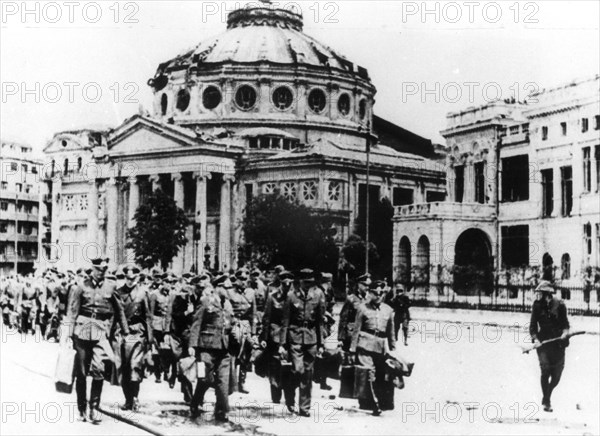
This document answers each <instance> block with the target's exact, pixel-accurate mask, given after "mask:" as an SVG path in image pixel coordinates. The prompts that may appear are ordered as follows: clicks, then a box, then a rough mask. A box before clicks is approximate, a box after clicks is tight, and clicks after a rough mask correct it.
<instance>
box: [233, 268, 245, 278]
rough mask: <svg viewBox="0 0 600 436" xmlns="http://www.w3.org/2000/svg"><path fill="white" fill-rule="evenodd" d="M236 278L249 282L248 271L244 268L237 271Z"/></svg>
mask: <svg viewBox="0 0 600 436" xmlns="http://www.w3.org/2000/svg"><path fill="white" fill-rule="evenodd" d="M235 278H236V280H248V272H247V270H246V269H243V268H241V269H239V270H237V272H236V273H235Z"/></svg>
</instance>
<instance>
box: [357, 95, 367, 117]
mask: <svg viewBox="0 0 600 436" xmlns="http://www.w3.org/2000/svg"><path fill="white" fill-rule="evenodd" d="M366 115H367V100H361V101H360V103H359V104H358V116H359V117H360V119H361V120H362V119H363V118H364V117H365V116H366Z"/></svg>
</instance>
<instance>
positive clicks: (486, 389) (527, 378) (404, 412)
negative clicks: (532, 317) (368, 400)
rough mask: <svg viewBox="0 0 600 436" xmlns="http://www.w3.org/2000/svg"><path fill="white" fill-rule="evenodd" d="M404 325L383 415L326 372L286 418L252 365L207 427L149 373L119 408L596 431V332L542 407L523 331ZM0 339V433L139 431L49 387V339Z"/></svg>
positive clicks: (182, 424)
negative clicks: (404, 342)
mask: <svg viewBox="0 0 600 436" xmlns="http://www.w3.org/2000/svg"><path fill="white" fill-rule="evenodd" d="M413 328H414V331H413V332H412V334H411V338H410V342H409V346H408V347H402V351H403V352H404V353H405V354H406V355H407V356H408V357H409V358H410V359H412V360H413V361H414V362H415V363H416V366H415V371H414V374H413V376H412V377H410V378H408V379H406V388H405V389H404V390H402V391H398V390H397V391H396V409H395V410H394V411H389V412H384V415H383V416H381V417H372V416H370V414H369V413H368V412H365V411H361V410H359V409H358V407H357V404H356V401H354V400H347V399H339V398H336V397H335V394H336V393H337V392H339V383H338V382H337V381H335V380H334V381H331V383H330V384H332V385H333V387H334V390H333V391H331V392H326V391H321V390H320V389H319V387H318V385H315V386H314V390H313V400H314V407H313V416H312V417H311V418H302V419H300V418H298V417H296V416H289V415H288V414H287V412H285V411H284V408H283V407H282V406H280V405H274V404H272V403H270V402H269V392H268V385H267V381H266V380H264V379H260V378H258V377H256V376H255V375H254V374H250V375H249V380H248V383H247V386H248V387H249V389H250V391H251V392H252V394H251V395H241V394H237V393H236V394H234V395H232V396H231V398H230V400H231V404H232V406H233V411H232V414H231V420H232V422H233V423H232V424H228V425H223V426H216V425H215V424H214V421H212V420H211V415H210V410H207V413H206V414H205V417H203V418H200V419H199V421H197V422H192V421H190V420H189V418H188V413H187V408H186V406H185V404H184V403H183V401H182V397H181V394H180V393H179V392H178V389H177V388H175V389H173V390H171V389H169V388H168V386H167V385H166V384H164V383H162V384H155V383H154V382H153V381H152V379H149V380H147V381H145V382H144V383H143V385H142V390H141V402H142V409H141V411H140V412H139V413H138V414H135V415H128V417H129V418H131V419H133V420H136V421H138V422H140V423H144V424H146V425H149V426H151V427H153V428H154V429H156V430H157V431H159V432H160V433H162V434H166V435H169V434H173V435H175V434H190V435H192V434H193V435H212V434H219V435H220V434H223V435H225V434H227V435H235V434H249V433H254V434H277V435H292V434H336V435H337V434H339V435H350V434H378V435H398V434H437V435H439V434H445V435H454V434H457V435H458V434H474V435H475V434H496V435H498V434H532V435H533V434H535V435H538V434H539V435H546V434H551V435H553V434H578V435H584V434H599V429H600V422H599V416H598V410H600V404H599V402H600V392H599V389H600V387H599V386H600V383H599V381H600V380H599V379H600V375H599V374H600V344H599V339H600V337H599V336H597V335H586V336H580V337H577V338H574V339H573V340H572V344H571V346H570V347H569V349H568V353H567V364H566V369H565V372H564V374H563V381H562V382H561V384H560V385H559V387H558V388H557V390H556V393H555V396H554V401H553V405H554V408H555V412H554V413H551V414H549V413H545V412H543V411H541V409H540V406H539V401H540V399H541V398H540V397H541V395H540V392H539V387H538V377H539V375H538V364H537V358H536V356H535V354H533V355H523V354H521V350H520V345H523V344H525V343H526V341H527V338H526V335H525V334H523V333H522V332H520V331H516V330H511V329H507V328H504V329H500V328H498V327H494V326H481V325H475V326H469V325H465V324H460V325H459V324H454V323H435V322H431V321H418V320H417V321H416V322H415V323H413ZM0 346H1V349H0V383H1V384H0V386H1V388H0V402H1V405H2V417H1V422H0V426H1V431H0V433H1V434H2V435H9V434H23V435H24V434H27V435H34V434H56V435H59V434H60V435H67V434H89V435H96V434H98V435H100V434H133V435H136V434H147V433H145V432H143V431H141V430H138V429H136V428H134V427H131V426H129V425H126V424H123V423H121V422H119V421H116V420H115V419H113V418H105V420H104V422H103V423H102V425H100V426H94V425H91V424H87V423H78V422H76V421H75V419H74V418H75V413H76V407H75V395H74V394H72V395H66V394H59V393H56V392H55V391H54V387H53V383H52V380H51V375H52V373H53V367H54V363H55V361H56V352H57V348H58V346H57V345H56V344H53V343H47V342H43V341H39V340H36V338H35V337H33V336H28V337H26V338H22V337H21V336H20V335H17V334H15V333H14V332H11V331H6V330H3V331H2V342H1V344H0ZM330 395H331V396H330ZM213 399H214V397H213V396H212V393H210V394H209V395H207V402H210V401H213ZM122 401H123V400H122V394H121V391H120V388H118V387H112V386H109V385H108V384H105V392H104V394H103V407H104V408H106V409H109V410H112V411H114V412H117V411H118V404H119V403H120V402H122ZM209 406H210V405H209ZM207 409H210V407H207ZM117 413H118V412H117Z"/></svg>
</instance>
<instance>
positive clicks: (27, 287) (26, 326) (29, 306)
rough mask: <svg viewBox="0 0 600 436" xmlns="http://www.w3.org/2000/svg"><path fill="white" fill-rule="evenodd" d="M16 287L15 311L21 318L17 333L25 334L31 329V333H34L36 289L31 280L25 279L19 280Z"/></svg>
mask: <svg viewBox="0 0 600 436" xmlns="http://www.w3.org/2000/svg"><path fill="white" fill-rule="evenodd" d="M17 289H18V292H17V313H19V315H20V320H21V323H20V325H19V333H24V334H27V333H29V331H30V330H31V331H32V334H35V318H36V309H37V304H36V299H37V294H36V289H35V288H34V287H33V286H31V281H30V280H27V279H25V280H23V282H20V283H19V286H18V288H17Z"/></svg>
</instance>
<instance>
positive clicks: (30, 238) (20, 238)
mask: <svg viewBox="0 0 600 436" xmlns="http://www.w3.org/2000/svg"><path fill="white" fill-rule="evenodd" d="M14 241H15V232H14V231H13V232H10V233H0V242H14ZM17 242H19V243H20V242H30V243H35V244H37V242H38V235H37V234H32V235H23V234H21V233H19V234H18V235H17Z"/></svg>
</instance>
